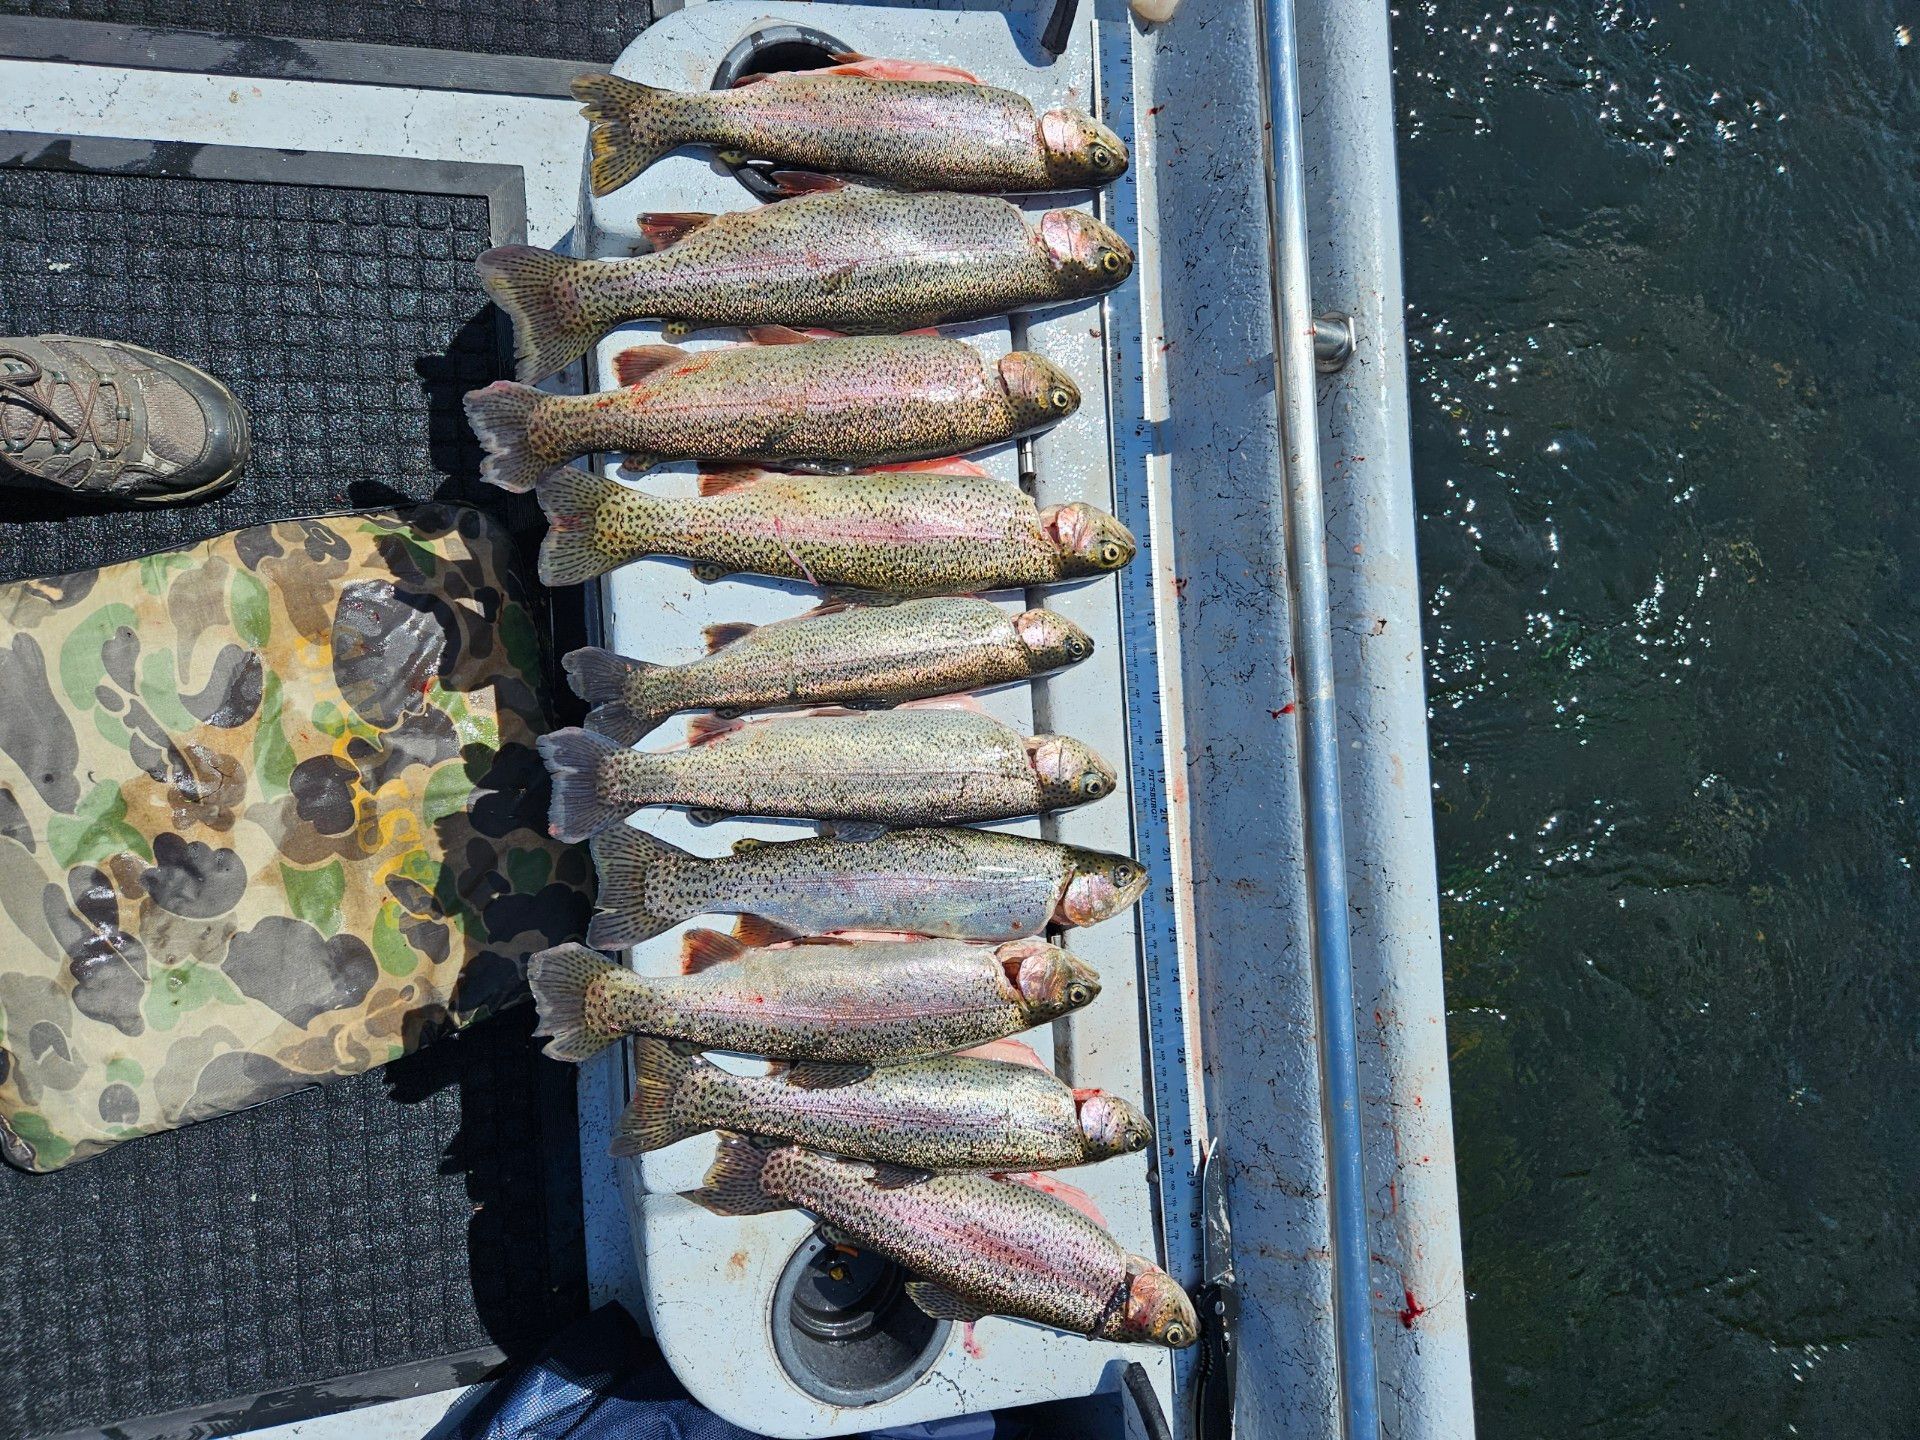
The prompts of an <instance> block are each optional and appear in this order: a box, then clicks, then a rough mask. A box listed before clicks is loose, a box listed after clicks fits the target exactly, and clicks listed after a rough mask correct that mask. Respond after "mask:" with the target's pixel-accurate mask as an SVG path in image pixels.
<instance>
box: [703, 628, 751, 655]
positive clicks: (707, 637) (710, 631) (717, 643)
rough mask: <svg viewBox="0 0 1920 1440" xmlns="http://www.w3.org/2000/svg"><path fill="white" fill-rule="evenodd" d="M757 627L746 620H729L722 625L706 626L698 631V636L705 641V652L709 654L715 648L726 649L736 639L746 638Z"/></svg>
mask: <svg viewBox="0 0 1920 1440" xmlns="http://www.w3.org/2000/svg"><path fill="white" fill-rule="evenodd" d="M759 628H760V627H759V626H758V625H755V624H752V623H750V622H749V621H746V620H729V621H727V622H726V623H725V624H724V625H709V626H707V628H706V629H704V630H702V631H701V632H700V638H701V639H702V640H703V641H705V642H706V646H707V653H708V654H709V655H711V654H713V652H714V651H716V650H724V649H726V648H727V646H729V645H731V644H733V642H734V641H736V640H744V639H746V638H747V636H749V635H751V634H752V633H753V632H754V631H756V630H758V629H759Z"/></svg>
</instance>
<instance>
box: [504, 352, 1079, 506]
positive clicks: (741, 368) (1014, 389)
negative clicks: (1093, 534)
mask: <svg viewBox="0 0 1920 1440" xmlns="http://www.w3.org/2000/svg"><path fill="white" fill-rule="evenodd" d="M755 333H756V336H757V337H758V340H757V343H754V344H750V345H725V346H722V347H720V348H719V349H717V350H701V351H698V352H695V351H690V350H682V349H681V348H680V347H679V346H677V345H638V346H635V347H634V348H633V349H631V350H627V351H624V352H622V353H621V354H620V355H619V356H618V357H617V358H616V359H615V361H614V371H615V373H616V375H617V376H618V377H619V381H620V385H621V387H622V388H621V389H618V390H604V391H599V392H596V393H594V394H591V395H549V394H547V393H546V392H545V391H542V390H535V389H534V388H533V387H532V386H530V385H521V384H518V383H516V382H514V381H512V380H496V381H494V383H493V384H491V385H489V386H487V388H486V389H484V390H474V391H471V392H469V393H468V395H467V399H466V408H467V419H468V420H469V421H470V422H471V423H472V425H473V429H474V433H475V434H477V435H478V436H479V437H480V443H481V444H482V445H483V446H484V447H485V449H486V459H485V460H484V461H483V462H482V464H481V474H482V475H484V476H485V477H486V478H487V479H488V480H491V481H492V482H493V483H494V484H496V485H499V486H502V487H503V488H505V489H508V490H514V491H525V490H530V489H532V488H533V486H534V485H536V484H537V483H539V481H540V480H541V478H542V477H544V476H550V475H553V474H554V473H555V472H557V471H559V470H560V468H561V467H562V466H564V465H565V464H566V463H567V462H568V461H569V460H573V459H575V458H577V457H579V456H581V455H590V454H597V453H602V452H607V453H613V454H620V455H624V456H626V466H625V468H626V469H627V471H628V472H629V473H630V474H639V473H641V472H643V471H645V470H648V469H651V468H652V467H653V466H655V465H658V464H660V463H661V462H663V461H667V460H701V461H712V462H718V463H723V464H737V463H746V464H773V463H778V464H780V465H782V466H784V467H786V468H788V469H808V468H811V469H817V470H835V469H840V470H850V469H856V468H858V467H860V466H862V465H875V464H886V463H891V462H893V461H896V460H923V459H930V458H933V457H936V456H942V455H960V454H964V453H965V452H966V451H969V450H977V449H979V448H981V447H982V446H985V445H997V444H999V443H1000V442H1002V441H1004V440H1011V439H1013V438H1014V437H1015V436H1019V435H1030V434H1032V433H1034V432H1035V431H1037V430H1044V429H1046V428H1047V427H1048V426H1050V425H1054V424H1056V423H1058V422H1059V421H1061V420H1064V419H1066V418H1067V416H1069V415H1071V414H1072V413H1073V412H1074V411H1075V410H1076V409H1077V408H1079V405H1080V390H1079V387H1077V386H1076V385H1075V384H1074V383H1073V381H1072V380H1070V379H1068V378H1067V376H1066V374H1065V373H1064V372H1063V371H1062V370H1061V369H1060V368H1059V366H1057V365H1054V364H1052V363H1051V362H1049V361H1048V360H1046V359H1045V358H1044V357H1042V356H1039V355H1034V354H1030V353H1028V352H1026V351H1024V350H1016V351H1014V352H1012V353H1011V354H1008V355H1004V356H1002V357H1001V358H1000V360H999V362H998V364H997V365H994V366H989V365H988V363H987V361H986V359H985V358H984V357H983V356H982V355H981V354H980V352H979V351H978V350H975V349H974V348H973V347H972V346H971V345H967V344H964V343H962V342H961V341H959V340H948V339H944V338H942V337H941V336H938V335H855V336H849V337H844V338H836V339H830V340H809V339H807V338H805V337H804V336H799V335H798V333H797V332H785V331H775V332H768V331H764V330H762V331H756V332H755Z"/></svg>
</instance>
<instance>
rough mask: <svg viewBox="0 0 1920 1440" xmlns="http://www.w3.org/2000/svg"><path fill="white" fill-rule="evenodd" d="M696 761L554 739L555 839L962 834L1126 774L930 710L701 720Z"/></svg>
mask: <svg viewBox="0 0 1920 1440" xmlns="http://www.w3.org/2000/svg"><path fill="white" fill-rule="evenodd" d="M688 733H689V737H690V738H691V740H692V743H691V744H690V745H689V747H688V748H687V749H684V750H666V751H646V750H629V749H627V748H626V747H625V746H624V745H620V744H617V743H615V742H614V741H612V740H609V739H607V737H606V736H604V735H596V734H594V733H593V732H592V731H591V730H580V729H574V728H568V729H564V730H555V731H553V732H551V733H550V734H546V735H542V736H541V737H540V740H539V745H540V753H541V755H543V756H544V757H546V761H547V768H548V770H550V771H551V772H552V774H553V801H552V805H551V808H550V809H549V812H548V826H547V828H548V829H549V830H550V831H551V832H552V833H553V835H554V838H556V839H559V840H585V839H587V838H588V837H589V836H591V835H593V834H594V833H596V832H597V831H600V830H604V829H606V828H607V826H609V825H611V824H613V823H614V822H615V821H617V820H621V819H623V818H625V817H626V816H628V815H631V814H632V813H633V812H634V811H636V810H639V809H643V808H644V807H646V806H648V805H684V806H687V807H689V808H690V809H693V810H697V811H704V812H707V813H711V814H718V815H764V816H774V817H785V818H790V819H801V820H849V821H854V822H858V823H862V824H880V825H949V824H957V823H960V822H964V821H970V820H1006V819H1010V818H1012V817H1013V816H1015V815H1036V814H1039V813H1041V812H1043V811H1048V810H1063V809H1066V808H1067V807H1069V806H1073V805H1084V804H1086V803H1087V802H1088V801H1089V800H1098V799H1099V798H1100V797H1101V796H1102V795H1105V794H1106V793H1107V792H1108V791H1110V790H1112V789H1113V782H1114V773H1113V767H1112V766H1110V765H1109V764H1107V762H1106V761H1105V760H1102V759H1101V758H1100V757H1099V756H1098V755H1096V754H1095V753H1094V752H1093V750H1092V749H1091V748H1090V747H1089V746H1086V745H1083V744H1081V743H1080V742H1079V741H1078V740H1075V739H1073V738H1072V737H1071V736H1067V735H1031V736H1028V735H1022V734H1021V733H1020V732H1019V731H1018V730H1015V729H1012V728H1011V727H1009V726H1007V725H1003V724H1001V723H1000V722H999V721H998V720H995V719H992V718H990V717H989V716H986V715H982V714H978V713H976V712H974V711H971V710H962V709H946V708H933V707H928V708H924V709H909V710H889V711H881V712H879V713H877V714H871V715H859V714H845V715H796V716H792V717H788V718H783V719H778V720H757V721H754V722H753V723H751V724H746V723H743V722H741V721H738V720H731V721H729V720H707V719H695V720H694V721H692V722H691V723H690V724H689V726H688Z"/></svg>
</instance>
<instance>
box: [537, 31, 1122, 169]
mask: <svg viewBox="0 0 1920 1440" xmlns="http://www.w3.org/2000/svg"><path fill="white" fill-rule="evenodd" d="M573 97H574V99H576V100H578V101H579V102H580V104H581V112H580V113H581V114H583V115H585V116H586V117H587V119H588V120H590V121H592V122H593V128H592V132H591V136H590V140H591V144H592V147H593V168H592V177H591V178H592V185H593V193H594V194H596V195H606V194H608V193H610V192H612V191H614V190H618V189H619V188H620V187H621V186H622V185H625V184H626V183H627V182H628V181H630V180H632V179H633V178H634V176H636V175H638V174H639V173H640V172H641V171H642V170H644V169H646V168H647V167H648V166H649V165H651V164H653V163H654V161H656V160H658V159H659V158H660V157H661V156H662V155H665V154H666V153H667V152H668V151H670V150H676V149H678V148H679V147H680V146H682V145H704V146H709V147H711V148H713V149H715V150H718V151H720V152H721V153H722V154H723V155H726V156H730V157H739V158H742V159H747V158H751V159H757V160H770V161H773V162H775V163H777V164H781V165H790V166H794V167H796V168H798V169H801V170H807V171H813V172H816V173H820V174H828V175H858V176H869V177H872V178H873V179H876V180H882V181H885V182H887V183H889V184H892V185H897V186H899V187H901V188H903V189H908V190H974V191H981V192H985V193H988V194H1023V193H1033V192H1036V191H1045V190H1079V189H1084V188H1088V187H1092V186H1099V185H1105V184H1107V183H1108V182H1109V181H1111V180H1114V179H1116V178H1117V177H1119V176H1120V175H1122V174H1124V173H1125V172H1126V168H1127V147H1126V146H1125V144H1123V143H1122V142H1121V140H1120V137H1119V136H1117V135H1115V134H1114V133H1113V131H1111V130H1109V129H1108V128H1107V127H1106V126H1105V125H1102V124H1101V123H1100V122H1099V121H1098V120H1095V119H1094V118H1093V117H1092V116H1090V115H1086V114H1083V113H1082V112H1080V111H1078V110H1073V109H1069V108H1067V107H1064V106H1062V107H1058V108H1055V109H1052V110H1047V111H1045V112H1043V113H1040V114H1036V113H1035V112H1034V107H1033V102H1032V101H1031V100H1029V99H1027V97H1026V96H1024V95H1019V94H1015V93H1014V92H1013V91H1011V90H1001V89H997V88H995V87H993V86H990V85H982V84H981V83H980V82H979V81H978V80H977V79H975V78H974V77H973V76H972V75H969V74H967V72H965V71H964V70H956V69H953V68H951V67H949V66H928V65H924V64H918V63H916V62H913V61H909V60H875V59H869V58H867V57H865V56H850V57H848V59H847V60H846V61H844V62H843V63H841V64H838V65H834V66H831V67H829V68H827V69H824V70H805V71H795V72H789V73H782V74H772V75H761V76H753V77H749V81H748V82H747V83H743V84H742V85H740V86H738V87H736V88H735V89H732V90H696V91H690V92H678V91H673V90H661V89H656V88H655V87H653V86H651V85H641V84H638V83H636V82H635V81H632V80H623V79H621V78H620V77H618V76H616V75H583V76H581V77H580V78H579V79H577V80H575V81H574V82H573Z"/></svg>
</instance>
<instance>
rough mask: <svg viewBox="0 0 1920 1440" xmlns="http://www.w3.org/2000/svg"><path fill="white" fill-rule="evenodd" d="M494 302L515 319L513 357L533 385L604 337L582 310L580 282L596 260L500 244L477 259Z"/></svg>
mask: <svg viewBox="0 0 1920 1440" xmlns="http://www.w3.org/2000/svg"><path fill="white" fill-rule="evenodd" d="M473 265H474V268H475V269H476V270H478V271H479V272H480V283H481V284H482V285H484V286H486V287H487V294H489V295H491V296H492V297H493V303H494V304H496V305H498V306H499V307H500V308H501V309H502V310H504V311H506V312H507V316H508V318H509V319H511V320H512V321H513V358H514V361H515V364H516V369H517V371H518V374H519V378H520V379H521V380H522V381H524V382H525V383H526V384H529V385H531V384H532V383H533V382H534V381H536V380H544V379H546V378H547V376H549V375H552V374H555V373H557V372H558V371H561V370H564V369H566V368H567V366H569V365H571V364H572V363H573V362H574V361H576V360H578V359H579V358H580V357H581V356H582V355H584V354H586V353H587V350H588V348H589V347H590V346H591V345H592V344H593V342H594V341H595V340H598V339H599V338H600V330H599V327H598V326H597V325H596V324H595V323H594V322H593V321H592V320H591V319H589V318H588V317H586V316H585V315H582V314H581V307H580V302H579V298H578V297H579V291H580V288H581V287H580V286H579V285H578V284H577V283H576V284H575V285H567V284H565V283H563V282H564V281H565V280H566V279H567V277H568V276H569V275H573V276H574V277H575V278H576V282H577V281H579V280H584V278H585V275H586V272H588V271H589V270H591V268H592V265H593V262H592V261H591V260H572V259H569V258H568V257H567V256H565V255H556V254H554V253H553V251H551V250H542V249H539V248H538V247H537V246H533V245H496V246H494V248H493V249H491V250H489V251H487V252H486V253H485V254H483V255H482V256H481V257H480V258H479V259H478V260H476V261H474V262H473Z"/></svg>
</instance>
